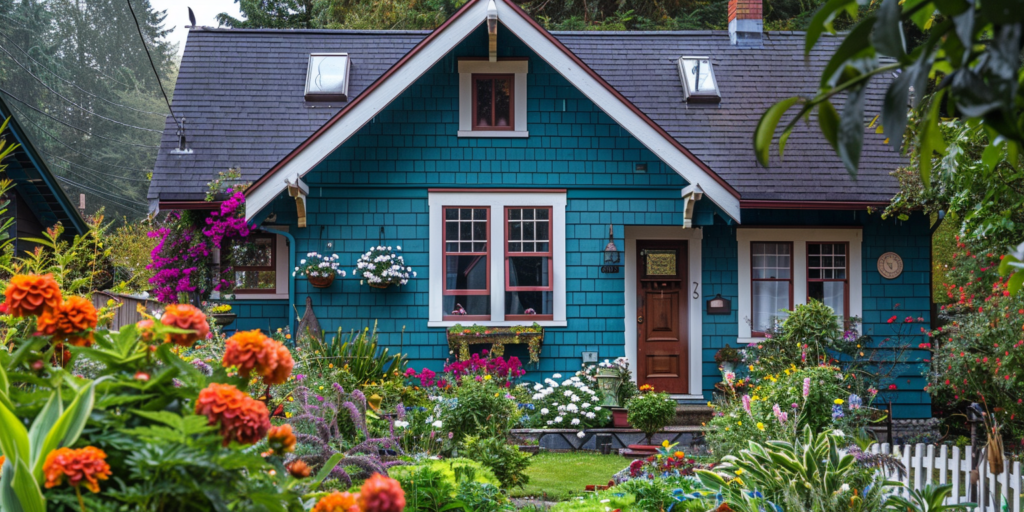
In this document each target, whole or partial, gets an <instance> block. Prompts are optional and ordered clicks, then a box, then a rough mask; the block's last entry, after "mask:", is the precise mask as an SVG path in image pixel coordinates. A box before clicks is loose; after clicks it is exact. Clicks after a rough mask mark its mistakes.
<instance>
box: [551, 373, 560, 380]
mask: <svg viewBox="0 0 1024 512" xmlns="http://www.w3.org/2000/svg"><path fill="white" fill-rule="evenodd" d="M551 378H552V379H561V378H562V374H561V373H556V374H554V375H552V376H551Z"/></svg>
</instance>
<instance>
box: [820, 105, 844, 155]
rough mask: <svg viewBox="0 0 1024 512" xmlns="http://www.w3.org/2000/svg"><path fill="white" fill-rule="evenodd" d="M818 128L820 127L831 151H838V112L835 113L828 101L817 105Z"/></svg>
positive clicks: (834, 108)
mask: <svg viewBox="0 0 1024 512" xmlns="http://www.w3.org/2000/svg"><path fill="white" fill-rule="evenodd" d="M818 126H820V127H821V133H822V134H823V135H824V136H825V140H827V141H828V143H829V144H831V145H832V149H839V147H838V144H839V143H838V136H839V112H836V107H834V106H833V105H832V102H831V101H829V100H825V101H823V102H821V103H819V104H818Z"/></svg>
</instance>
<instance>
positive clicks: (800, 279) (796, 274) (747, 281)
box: [736, 227, 864, 343]
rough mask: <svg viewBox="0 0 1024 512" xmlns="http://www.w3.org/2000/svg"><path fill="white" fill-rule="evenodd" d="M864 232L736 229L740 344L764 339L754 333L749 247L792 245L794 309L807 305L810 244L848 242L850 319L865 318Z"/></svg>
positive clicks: (801, 229) (849, 230)
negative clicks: (768, 243) (862, 247)
mask: <svg viewBox="0 0 1024 512" xmlns="http://www.w3.org/2000/svg"><path fill="white" fill-rule="evenodd" d="M863 238H864V232H863V230H862V229H861V228H859V227H852V228H842V229H818V228H743V227H740V228H737V229H736V242H737V244H738V249H739V258H738V260H739V269H738V270H739V281H738V283H739V304H738V305H737V310H736V311H737V312H738V314H737V316H738V317H739V337H738V340H737V341H738V342H739V343H756V342H758V341H760V340H762V339H764V338H762V337H754V336H753V334H752V333H751V326H750V319H751V316H752V315H753V312H752V310H751V307H752V305H753V300H752V298H751V276H750V244H751V242H792V243H793V256H792V258H793V276H792V277H793V307H794V308H795V307H797V306H798V305H801V304H806V303H807V243H808V242H846V243H848V244H849V246H850V254H849V256H848V258H849V265H850V274H849V282H850V290H849V291H850V304H849V308H850V317H863V306H862V302H863V292H864V290H863V284H862V279H863V270H862V269H863V267H862V262H861V257H862V255H861V242H862V240H863Z"/></svg>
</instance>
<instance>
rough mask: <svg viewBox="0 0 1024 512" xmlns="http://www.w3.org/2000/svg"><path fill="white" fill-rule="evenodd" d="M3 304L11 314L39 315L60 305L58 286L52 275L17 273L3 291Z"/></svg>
mask: <svg viewBox="0 0 1024 512" xmlns="http://www.w3.org/2000/svg"><path fill="white" fill-rule="evenodd" d="M4 297H5V300H4V305H5V306H7V312H8V314H10V315H11V316H17V317H21V316H29V315H41V314H43V313H47V312H50V311H54V310H56V309H57V308H59V307H60V303H61V295H60V287H59V286H57V282H56V281H54V280H53V276H52V275H50V274H46V275H42V276H39V275H35V274H19V275H16V276H14V277H12V278H11V282H10V283H9V284H8V285H7V290H5V291H4Z"/></svg>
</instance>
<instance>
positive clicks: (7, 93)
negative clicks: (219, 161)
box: [0, 87, 160, 149]
mask: <svg viewBox="0 0 1024 512" xmlns="http://www.w3.org/2000/svg"><path fill="white" fill-rule="evenodd" d="M0 92H2V93H4V94H6V95H7V97H8V98H10V99H12V100H14V101H17V102H18V103H21V104H22V105H25V106H26V107H28V108H30V109H32V110H34V111H35V112H36V113H38V114H40V115H42V116H44V117H47V118H49V119H52V120H54V121H56V122H58V123H60V124H62V125H64V126H67V127H68V128H71V129H72V130H76V131H80V132H82V133H85V134H88V135H89V136H90V137H96V138H100V139H103V140H109V141H111V142H116V143H118V144H125V145H128V146H135V147H140V148H152V149H160V146H152V145H148V144H137V143H135V142H128V141H123V140H118V139H112V138H110V137H104V136H102V135H98V134H95V133H92V131H90V130H86V129H85V128H81V127H78V126H75V125H72V124H69V123H67V122H65V121H61V120H60V119H57V118H56V117H53V116H51V115H50V114H47V113H46V112H43V111H42V110H39V109H38V108H36V107H34V106H32V105H31V104H30V103H28V102H26V101H25V100H23V99H21V98H19V97H17V96H15V95H13V94H11V92H10V91H8V90H6V89H4V88H3V87H0Z"/></svg>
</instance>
